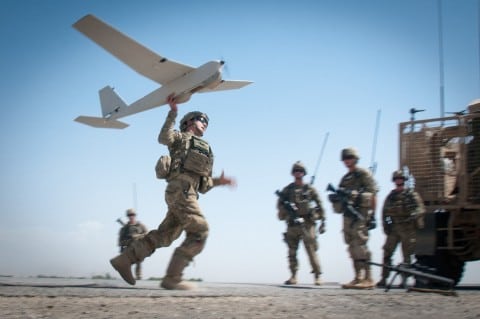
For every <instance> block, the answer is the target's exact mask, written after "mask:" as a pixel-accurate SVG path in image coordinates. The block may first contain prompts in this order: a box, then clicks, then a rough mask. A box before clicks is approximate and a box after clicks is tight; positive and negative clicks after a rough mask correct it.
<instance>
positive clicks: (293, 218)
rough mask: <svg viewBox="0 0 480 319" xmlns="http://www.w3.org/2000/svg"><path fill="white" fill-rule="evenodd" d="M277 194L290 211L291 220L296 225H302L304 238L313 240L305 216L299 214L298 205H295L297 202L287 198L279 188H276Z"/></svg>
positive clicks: (288, 211)
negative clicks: (306, 225)
mask: <svg viewBox="0 0 480 319" xmlns="http://www.w3.org/2000/svg"><path fill="white" fill-rule="evenodd" d="M275 194H276V195H277V196H278V197H279V198H280V201H281V202H282V205H283V208H285V210H286V211H287V213H288V217H289V220H290V221H291V222H292V223H293V224H294V225H295V226H300V227H301V229H302V233H303V238H304V240H311V236H310V234H309V233H308V231H307V228H306V227H305V219H304V218H303V217H300V216H298V214H297V211H298V207H297V205H295V203H292V202H291V201H289V200H288V199H287V198H285V196H284V195H283V194H282V193H281V192H280V191H279V190H276V191H275Z"/></svg>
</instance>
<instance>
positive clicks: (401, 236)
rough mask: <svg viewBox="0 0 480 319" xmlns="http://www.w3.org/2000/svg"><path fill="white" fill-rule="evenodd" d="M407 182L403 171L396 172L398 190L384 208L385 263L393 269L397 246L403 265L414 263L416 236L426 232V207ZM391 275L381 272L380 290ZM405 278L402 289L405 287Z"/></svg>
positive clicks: (391, 194) (394, 178) (394, 190)
mask: <svg viewBox="0 0 480 319" xmlns="http://www.w3.org/2000/svg"><path fill="white" fill-rule="evenodd" d="M407 180H408V178H407V177H406V176H405V174H404V173H403V171H402V170H397V171H395V172H393V175H392V182H394V183H395V189H393V190H392V191H391V192H390V194H388V196H387V198H386V199H385V203H384V204H383V210H382V221H383V232H384V233H385V235H386V236H387V239H386V241H385V245H383V263H384V264H385V265H389V266H391V264H392V256H393V253H394V252H395V249H396V248H397V245H398V243H401V244H402V255H403V262H404V263H406V264H410V263H411V255H412V254H413V252H414V249H415V233H416V229H417V228H423V223H424V222H423V217H424V212H425V207H424V205H423V201H422V199H421V197H420V195H419V194H418V193H417V192H415V191H414V190H413V189H409V188H407V187H405V181H407ZM389 274H390V271H389V270H388V268H383V269H382V279H381V280H380V281H379V282H378V283H377V287H380V288H383V287H385V286H386V280H387V278H388V275H389ZM405 280H406V278H404V280H403V282H402V286H404V285H405Z"/></svg>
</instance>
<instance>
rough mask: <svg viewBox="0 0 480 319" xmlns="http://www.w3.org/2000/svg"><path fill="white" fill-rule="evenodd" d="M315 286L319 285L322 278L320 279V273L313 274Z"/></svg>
mask: <svg viewBox="0 0 480 319" xmlns="http://www.w3.org/2000/svg"><path fill="white" fill-rule="evenodd" d="M313 284H314V285H315V286H321V285H322V280H321V279H320V274H315V280H314V281H313Z"/></svg>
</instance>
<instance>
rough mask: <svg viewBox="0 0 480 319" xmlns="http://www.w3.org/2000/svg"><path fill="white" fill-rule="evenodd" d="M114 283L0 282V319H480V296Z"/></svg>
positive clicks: (475, 292) (333, 287) (334, 288)
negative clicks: (166, 287) (168, 287)
mask: <svg viewBox="0 0 480 319" xmlns="http://www.w3.org/2000/svg"><path fill="white" fill-rule="evenodd" d="M113 282H114V283H113ZM113 282H112V281H110V282H108V283H105V282H94V281H92V280H90V281H89V282H75V283H71V282H70V283H65V282H54V283H52V282H51V281H44V282H41V283H38V282H34V283H32V282H28V281H24V282H14V281H12V280H11V281H10V282H1V281H0V318H72V319H73V318H75V319H77V318H89V319H91V318H115V319H123V318H129V319H131V318H209V319H210V318H262V319H263V318H331V319H337V318H365V317H367V318H369V319H375V318H409V317H410V318H415V319H417V318H436V319H439V318H480V304H479V301H480V298H479V297H480V291H478V290H459V291H457V292H456V294H457V295H456V296H445V295H441V294H437V293H421V292H407V291H405V290H401V289H394V290H391V291H389V292H384V291H383V290H381V289H373V290H367V291H365V290H362V291H359V290H345V289H341V288H340V287H339V286H337V285H333V284H331V285H324V286H321V287H316V286H309V285H305V286H296V287H287V286H282V285H268V284H233V283H225V284H218V283H215V284H214V283H200V284H199V288H198V289H197V290H195V291H188V292H185V291H167V290H163V289H160V288H158V283H154V282H153V283H151V282H145V283H144V282H140V283H139V284H138V285H136V286H135V287H130V286H127V285H125V284H123V282H121V281H120V280H118V281H113Z"/></svg>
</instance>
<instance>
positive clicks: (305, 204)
mask: <svg viewBox="0 0 480 319" xmlns="http://www.w3.org/2000/svg"><path fill="white" fill-rule="evenodd" d="M291 173H292V175H293V177H294V182H293V183H290V184H289V185H287V186H286V187H285V188H284V189H283V190H282V191H281V193H280V194H279V199H278V203H277V208H278V218H279V219H280V220H285V221H286V222H287V231H286V232H285V233H284V234H283V235H284V240H285V242H286V243H287V246H288V261H289V266H290V272H291V274H292V275H291V277H290V279H288V280H287V281H285V284H286V285H295V284H296V283H297V277H296V276H297V270H298V261H297V250H298V245H299V244H300V240H302V241H303V244H304V246H305V249H306V251H307V254H308V258H309V260H310V265H311V266H312V273H313V274H314V284H315V285H320V284H321V280H320V274H321V273H322V271H321V268H320V263H319V261H318V257H317V254H316V251H317V250H318V244H317V236H316V230H315V221H316V220H321V225H320V228H319V232H320V233H321V234H322V233H324V232H325V214H324V210H323V207H322V202H321V200H320V197H319V196H318V193H317V191H316V190H315V188H314V187H313V186H311V185H310V184H304V183H303V177H304V176H305V175H306V174H307V171H306V169H305V166H304V165H303V164H302V163H301V162H296V163H295V164H293V167H292V172H291ZM286 201H287V202H288V203H289V204H290V207H288V208H286V207H285V202H286ZM311 202H313V203H315V206H314V207H310V203H311ZM292 205H293V206H292ZM291 207H294V208H295V209H294V211H292V209H291ZM288 209H289V210H290V212H289V211H288Z"/></svg>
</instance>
